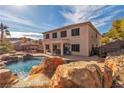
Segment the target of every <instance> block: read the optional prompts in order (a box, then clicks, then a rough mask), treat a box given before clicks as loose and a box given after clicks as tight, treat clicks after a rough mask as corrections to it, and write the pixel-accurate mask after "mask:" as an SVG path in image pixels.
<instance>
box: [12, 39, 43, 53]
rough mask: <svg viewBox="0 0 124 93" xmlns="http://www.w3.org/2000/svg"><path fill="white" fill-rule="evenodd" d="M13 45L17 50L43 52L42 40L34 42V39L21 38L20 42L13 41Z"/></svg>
mask: <svg viewBox="0 0 124 93" xmlns="http://www.w3.org/2000/svg"><path fill="white" fill-rule="evenodd" d="M24 41H25V40H24ZM13 45H14V48H15V50H16V51H26V52H43V45H42V41H40V42H39V41H37V42H34V41H33V40H30V39H27V40H26V41H25V42H23V41H22V40H19V41H18V42H15V43H13Z"/></svg>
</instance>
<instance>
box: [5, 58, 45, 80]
mask: <svg viewBox="0 0 124 93" xmlns="http://www.w3.org/2000/svg"><path fill="white" fill-rule="evenodd" d="M43 59H44V57H33V58H31V59H29V60H25V61H23V60H20V61H18V62H14V63H11V64H8V65H7V68H8V69H10V70H11V71H12V72H13V73H15V74H17V75H18V76H19V78H20V79H24V78H26V77H27V75H28V74H29V72H30V70H31V68H32V66H34V65H38V64H40V63H41V62H42V60H43Z"/></svg>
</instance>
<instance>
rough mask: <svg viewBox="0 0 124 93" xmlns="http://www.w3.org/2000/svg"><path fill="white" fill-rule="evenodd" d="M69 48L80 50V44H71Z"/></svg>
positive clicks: (75, 50)
mask: <svg viewBox="0 0 124 93" xmlns="http://www.w3.org/2000/svg"><path fill="white" fill-rule="evenodd" d="M71 50H72V51H74V52H80V44H72V48H71Z"/></svg>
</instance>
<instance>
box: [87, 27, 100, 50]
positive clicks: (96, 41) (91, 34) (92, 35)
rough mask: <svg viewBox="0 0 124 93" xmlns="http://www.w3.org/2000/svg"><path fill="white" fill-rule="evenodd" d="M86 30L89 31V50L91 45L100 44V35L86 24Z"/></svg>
mask: <svg viewBox="0 0 124 93" xmlns="http://www.w3.org/2000/svg"><path fill="white" fill-rule="evenodd" d="M88 32H89V38H88V44H89V45H88V46H89V51H91V49H92V46H94V47H96V45H98V46H100V39H101V35H100V34H98V33H97V32H96V31H94V29H92V28H91V27H90V26H88ZM96 34H97V37H96Z"/></svg>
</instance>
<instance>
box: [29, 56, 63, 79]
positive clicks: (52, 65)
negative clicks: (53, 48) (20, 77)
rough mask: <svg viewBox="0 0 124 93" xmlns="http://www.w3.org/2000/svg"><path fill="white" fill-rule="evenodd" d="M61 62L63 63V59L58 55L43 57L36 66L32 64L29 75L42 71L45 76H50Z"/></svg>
mask: <svg viewBox="0 0 124 93" xmlns="http://www.w3.org/2000/svg"><path fill="white" fill-rule="evenodd" d="M62 64H64V60H62V58H60V57H53V58H46V59H44V61H43V63H42V64H40V65H38V66H34V67H33V68H32V70H31V72H30V75H32V74H37V73H43V74H45V75H46V76H48V77H50V78H51V77H52V76H53V74H54V72H55V70H56V68H57V67H58V66H59V65H62Z"/></svg>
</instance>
